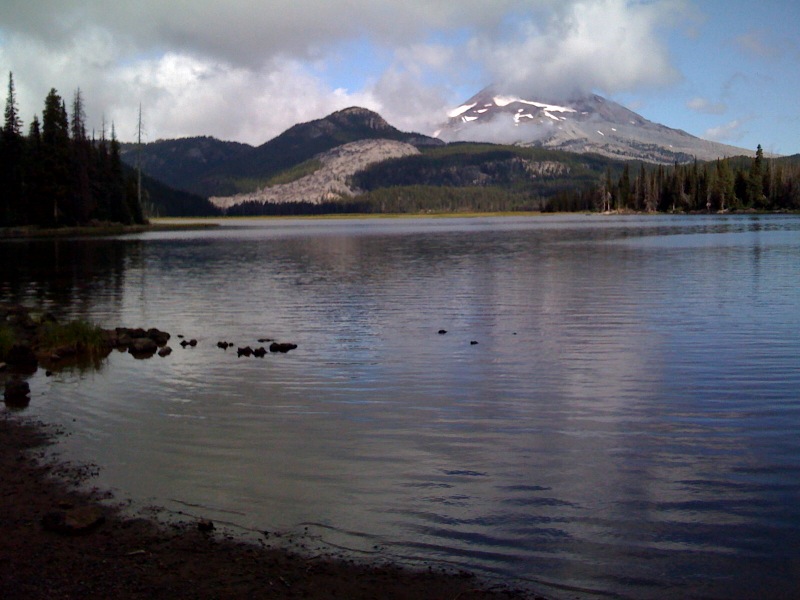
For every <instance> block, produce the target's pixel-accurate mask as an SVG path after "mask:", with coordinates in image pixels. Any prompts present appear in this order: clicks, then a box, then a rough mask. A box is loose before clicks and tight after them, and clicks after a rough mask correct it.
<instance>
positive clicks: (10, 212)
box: [0, 73, 26, 226]
mask: <svg viewBox="0 0 800 600" xmlns="http://www.w3.org/2000/svg"><path fill="white" fill-rule="evenodd" d="M24 149H25V139H24V138H23V137H22V120H21V119H20V118H19V110H18V109H17V97H16V92H15V89H14V75H13V74H12V73H9V74H8V95H7V96H6V109H5V120H4V122H3V130H2V132H0V226H7V225H16V224H20V223H22V222H23V221H24V215H25V212H26V211H25V204H24V198H23V181H24V175H23V154H24Z"/></svg>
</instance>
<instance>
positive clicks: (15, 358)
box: [6, 344, 39, 371]
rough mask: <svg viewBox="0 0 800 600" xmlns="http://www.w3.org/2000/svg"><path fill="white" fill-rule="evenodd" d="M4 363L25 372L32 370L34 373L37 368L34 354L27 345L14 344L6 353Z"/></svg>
mask: <svg viewBox="0 0 800 600" xmlns="http://www.w3.org/2000/svg"><path fill="white" fill-rule="evenodd" d="M6 363H8V364H9V365H10V366H12V367H19V368H21V369H26V370H29V369H33V370H34V371H35V370H36V368H37V367H38V366H39V361H38V360H37V358H36V354H35V353H34V351H33V348H31V347H30V345H28V344H14V345H13V346H11V349H10V350H9V351H8V352H7V353H6Z"/></svg>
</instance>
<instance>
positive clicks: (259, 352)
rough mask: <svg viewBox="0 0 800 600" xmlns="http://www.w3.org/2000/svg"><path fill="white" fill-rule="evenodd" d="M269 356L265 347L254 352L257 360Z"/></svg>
mask: <svg viewBox="0 0 800 600" xmlns="http://www.w3.org/2000/svg"><path fill="white" fill-rule="evenodd" d="M266 355H267V349H266V348H264V346H260V347H258V348H256V349H255V350H253V356H255V357H256V358H264V357H265V356H266Z"/></svg>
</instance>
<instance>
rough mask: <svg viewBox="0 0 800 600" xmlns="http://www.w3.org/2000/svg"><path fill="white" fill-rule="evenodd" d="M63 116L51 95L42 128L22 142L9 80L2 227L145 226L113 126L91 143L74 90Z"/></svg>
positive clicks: (62, 105)
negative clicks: (118, 224)
mask: <svg viewBox="0 0 800 600" xmlns="http://www.w3.org/2000/svg"><path fill="white" fill-rule="evenodd" d="M71 109H72V111H71V114H69V113H68V112H67V105H66V102H65V100H64V99H63V98H62V97H61V96H60V95H59V94H58V92H57V91H56V90H55V89H51V90H50V92H49V93H48V95H47V97H46V98H45V101H44V109H43V112H42V116H41V120H40V119H39V116H38V115H35V116H34V117H33V120H32V121H31V123H30V126H29V128H28V132H27V135H24V134H23V130H22V128H23V123H22V119H21V118H20V115H19V110H18V108H17V102H16V94H15V89H14V77H13V74H9V78H8V95H7V97H6V107H5V119H4V122H3V128H2V131H0V227H18V226H27V225H35V226H41V227H62V226H76V225H86V224H90V223H107V222H113V223H123V224H133V223H143V222H145V216H144V214H143V211H142V206H141V203H140V201H139V191H138V188H137V180H136V177H135V176H134V174H133V173H131V171H130V170H126V169H125V168H124V167H123V165H122V161H121V159H120V144H119V142H118V141H117V139H116V135H115V132H114V124H113V123H112V124H111V132H110V139H107V138H106V132H105V126H104V127H103V130H102V131H101V132H100V134H99V138H95V135H94V133H92V135H91V137H90V136H89V135H88V134H87V131H86V125H85V123H86V115H85V110H84V102H83V97H82V95H81V91H80V89H78V90H76V92H75V95H74V97H73V100H72V104H71Z"/></svg>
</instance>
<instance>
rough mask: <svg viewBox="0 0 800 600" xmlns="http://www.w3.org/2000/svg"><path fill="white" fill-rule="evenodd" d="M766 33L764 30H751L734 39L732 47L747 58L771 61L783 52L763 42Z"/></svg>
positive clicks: (777, 47) (775, 46)
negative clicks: (752, 57)
mask: <svg viewBox="0 0 800 600" xmlns="http://www.w3.org/2000/svg"><path fill="white" fill-rule="evenodd" d="M768 35H769V34H768V32H766V31H764V30H753V31H748V32H747V33H743V34H742V35H739V36H737V37H736V38H734V40H733V43H734V45H735V46H736V47H737V48H738V49H739V50H740V51H742V52H744V53H745V54H746V55H748V56H754V57H756V58H762V59H766V60H772V59H776V58H778V57H780V56H781V55H782V54H783V50H782V49H781V48H780V47H779V46H777V45H773V44H770V43H768V42H766V41H765V38H766V37H767V36H768Z"/></svg>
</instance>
